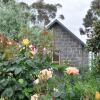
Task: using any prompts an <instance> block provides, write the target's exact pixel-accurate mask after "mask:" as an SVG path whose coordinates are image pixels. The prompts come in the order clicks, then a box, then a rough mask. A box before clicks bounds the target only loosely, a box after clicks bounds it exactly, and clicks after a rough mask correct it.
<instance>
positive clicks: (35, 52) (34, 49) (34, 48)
mask: <svg viewBox="0 0 100 100" xmlns="http://www.w3.org/2000/svg"><path fill="white" fill-rule="evenodd" d="M29 48H30V49H31V51H30V53H31V54H32V55H35V54H37V51H38V50H37V48H36V46H34V45H30V46H29Z"/></svg>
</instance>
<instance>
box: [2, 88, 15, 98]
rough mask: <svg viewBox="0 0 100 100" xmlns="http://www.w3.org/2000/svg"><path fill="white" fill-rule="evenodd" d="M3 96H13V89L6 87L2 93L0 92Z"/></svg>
mask: <svg viewBox="0 0 100 100" xmlns="http://www.w3.org/2000/svg"><path fill="white" fill-rule="evenodd" d="M2 96H3V97H12V96H13V89H12V88H11V87H10V88H6V89H5V90H4V91H3V93H2Z"/></svg>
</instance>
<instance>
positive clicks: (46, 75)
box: [38, 69, 53, 81]
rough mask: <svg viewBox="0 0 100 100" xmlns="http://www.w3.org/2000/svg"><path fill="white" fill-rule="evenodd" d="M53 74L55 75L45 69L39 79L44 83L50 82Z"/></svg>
mask: <svg viewBox="0 0 100 100" xmlns="http://www.w3.org/2000/svg"><path fill="white" fill-rule="evenodd" d="M52 74H53V71H51V70H47V69H44V70H42V71H40V73H39V75H38V78H39V80H43V81H44V80H48V79H49V78H51V77H52Z"/></svg>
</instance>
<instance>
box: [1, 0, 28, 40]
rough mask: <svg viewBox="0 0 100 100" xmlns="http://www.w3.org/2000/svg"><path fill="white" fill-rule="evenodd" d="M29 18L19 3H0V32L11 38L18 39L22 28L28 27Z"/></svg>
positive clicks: (12, 0)
mask: <svg viewBox="0 0 100 100" xmlns="http://www.w3.org/2000/svg"><path fill="white" fill-rule="evenodd" d="M27 21H28V18H26V16H25V15H24V14H23V11H22V9H21V7H20V6H19V4H18V3H16V2H15V1H14V0H11V1H9V2H6V3H5V2H2V1H0V32H1V33H3V34H4V35H5V36H7V37H9V38H13V39H16V38H17V35H18V33H19V32H20V29H21V27H23V26H24V27H27V26H28V23H27Z"/></svg>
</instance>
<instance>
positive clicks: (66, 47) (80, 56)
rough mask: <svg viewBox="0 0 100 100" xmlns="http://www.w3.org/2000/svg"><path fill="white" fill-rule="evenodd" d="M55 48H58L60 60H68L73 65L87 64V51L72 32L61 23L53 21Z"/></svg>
mask: <svg viewBox="0 0 100 100" xmlns="http://www.w3.org/2000/svg"><path fill="white" fill-rule="evenodd" d="M52 29H53V34H54V46H55V49H57V50H60V58H61V61H63V60H68V61H70V62H71V64H72V65H73V66H82V65H87V64H88V52H87V51H86V50H85V48H84V47H83V46H82V44H81V43H80V41H79V40H77V39H76V38H75V37H74V36H73V35H72V34H70V33H69V32H68V31H66V29H64V28H63V27H62V26H61V25H59V24H57V23H55V24H54V25H53V27H52Z"/></svg>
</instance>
